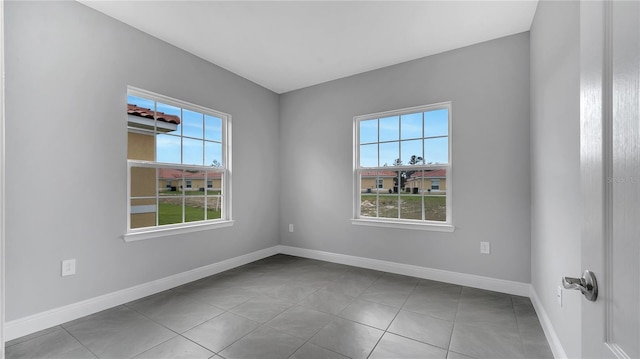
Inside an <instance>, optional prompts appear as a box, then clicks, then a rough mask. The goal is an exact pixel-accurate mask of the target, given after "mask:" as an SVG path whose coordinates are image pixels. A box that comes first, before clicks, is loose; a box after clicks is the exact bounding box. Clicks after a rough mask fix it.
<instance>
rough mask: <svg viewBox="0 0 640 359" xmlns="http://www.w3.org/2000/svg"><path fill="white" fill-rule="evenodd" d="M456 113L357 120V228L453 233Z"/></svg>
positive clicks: (397, 113) (418, 110)
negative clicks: (453, 117) (453, 125)
mask: <svg viewBox="0 0 640 359" xmlns="http://www.w3.org/2000/svg"><path fill="white" fill-rule="evenodd" d="M451 109H452V104H451V102H445V103H439V104H434V105H426V106H419V107H412V108H407V109H401V110H394V111H387V112H382V113H375V114H369V115H363V116H356V117H354V134H355V136H354V149H353V151H354V171H353V173H354V220H353V223H354V224H365V225H378V226H390V227H398V228H408V227H411V228H416V229H432V228H433V229H434V230H442V231H453V225H452V218H451V217H452V216H451V214H452V210H451V198H452V196H451V194H452V191H451V190H452V188H451V187H452V186H451V183H452V181H451ZM372 180H375V182H371V181H372ZM374 186H375V187H374ZM372 187H373V188H375V189H376V190H375V191H373V190H372ZM382 188H385V189H386V188H388V191H384V190H380V189H382Z"/></svg>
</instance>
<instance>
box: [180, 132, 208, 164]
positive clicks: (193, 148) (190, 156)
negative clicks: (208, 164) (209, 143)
mask: <svg viewBox="0 0 640 359" xmlns="http://www.w3.org/2000/svg"><path fill="white" fill-rule="evenodd" d="M203 146H204V141H202V140H194V139H191V138H183V139H182V163H183V164H185V165H199V166H202V165H203V163H204V159H203V158H202V156H203V153H202V151H203V149H204V148H203Z"/></svg>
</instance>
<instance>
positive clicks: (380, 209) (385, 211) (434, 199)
mask: <svg viewBox="0 0 640 359" xmlns="http://www.w3.org/2000/svg"><path fill="white" fill-rule="evenodd" d="M399 197H400V198H399V200H398V194H397V193H394V194H380V195H379V196H377V197H376V195H375V194H362V195H361V196H360V203H361V204H360V214H361V215H362V216H363V217H382V218H398V201H399V203H400V218H402V219H422V199H423V198H424V212H425V219H427V220H430V221H445V220H446V218H447V197H446V196H424V197H423V196H421V195H413V194H400V196H399ZM376 201H378V203H377V206H376ZM376 210H377V211H376Z"/></svg>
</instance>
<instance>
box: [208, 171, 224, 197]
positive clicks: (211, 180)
mask: <svg viewBox="0 0 640 359" xmlns="http://www.w3.org/2000/svg"><path fill="white" fill-rule="evenodd" d="M209 184H211V187H209ZM207 194H208V195H219V194H222V173H221V172H213V171H209V172H207Z"/></svg>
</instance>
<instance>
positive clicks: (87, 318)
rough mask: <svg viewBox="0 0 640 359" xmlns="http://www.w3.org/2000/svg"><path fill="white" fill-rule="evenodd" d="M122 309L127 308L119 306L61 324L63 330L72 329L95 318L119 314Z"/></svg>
mask: <svg viewBox="0 0 640 359" xmlns="http://www.w3.org/2000/svg"><path fill="white" fill-rule="evenodd" d="M122 308H126V307H125V306H124V305H119V306H116V307H113V308H109V309H105V310H102V311H99V312H97V313H93V314H89V315H87V316H84V317H81V318H78V319H74V320H71V321H68V322H66V323H63V324H60V326H61V327H63V328H69V327H71V326H73V325H76V324H80V323H83V322H86V321H90V320H93V319H94V318H97V317H100V316H104V315H107V314H108V313H117V312H118V311H120V310H121V309H122Z"/></svg>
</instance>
